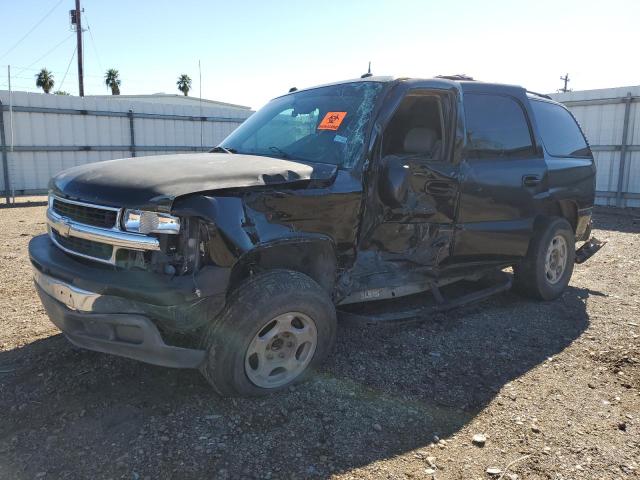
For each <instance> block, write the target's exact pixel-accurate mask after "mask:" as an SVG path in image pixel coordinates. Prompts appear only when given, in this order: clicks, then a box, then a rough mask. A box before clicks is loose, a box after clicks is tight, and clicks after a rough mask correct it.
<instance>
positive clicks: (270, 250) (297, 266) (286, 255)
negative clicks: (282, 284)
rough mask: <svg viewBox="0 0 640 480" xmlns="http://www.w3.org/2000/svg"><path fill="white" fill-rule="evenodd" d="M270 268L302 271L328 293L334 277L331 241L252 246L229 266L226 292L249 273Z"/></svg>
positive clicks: (235, 286)
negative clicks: (231, 266) (250, 249)
mask: <svg viewBox="0 0 640 480" xmlns="http://www.w3.org/2000/svg"><path fill="white" fill-rule="evenodd" d="M274 269H285V270H294V271H296V272H300V273H304V274H305V275H308V276H309V277H311V278H312V279H313V280H315V281H316V282H317V283H318V284H319V285H320V286H321V287H322V288H323V289H325V290H326V291H327V293H329V294H331V293H332V292H333V288H334V284H335V280H336V256H335V251H334V249H333V245H332V244H331V243H330V242H329V241H311V242H302V243H279V244H275V245H267V246H262V247H260V248H258V249H255V250H252V251H250V252H248V253H246V254H245V255H243V256H242V257H241V258H240V259H239V260H238V262H237V263H236V264H235V265H234V267H233V269H232V270H231V276H230V279H229V288H228V292H227V293H230V292H232V291H234V290H235V289H236V288H237V287H238V286H239V285H240V284H241V283H242V282H243V281H244V280H246V279H247V278H249V277H250V276H251V275H252V274H254V273H258V272H263V271H266V270H274Z"/></svg>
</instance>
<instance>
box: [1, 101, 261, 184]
mask: <svg viewBox="0 0 640 480" xmlns="http://www.w3.org/2000/svg"><path fill="white" fill-rule="evenodd" d="M0 102H2V105H1V108H0V115H2V120H3V123H4V133H5V142H4V143H5V144H6V145H5V146H4V147H3V145H2V144H0V152H2V150H4V152H2V155H3V156H5V155H6V160H7V168H8V173H9V186H10V189H11V190H12V191H13V192H16V193H25V192H27V193H29V192H42V191H45V190H46V188H47V184H48V182H49V179H50V178H51V177H52V176H54V175H56V174H57V173H59V172H60V171H62V170H64V169H66V168H69V167H72V166H75V165H81V164H85V163H92V162H98V161H102V160H109V159H114V158H126V157H132V156H141V155H163V154H169V153H185V152H195V151H203V150H207V149H209V148H211V147H213V146H215V145H217V144H218V143H219V142H220V141H222V140H223V139H224V138H225V137H226V136H227V135H228V134H229V133H231V132H232V131H233V130H234V129H235V128H236V127H237V126H238V125H240V124H241V123H242V122H243V121H244V120H245V119H246V118H248V117H249V116H250V115H251V114H252V113H253V112H252V111H251V110H249V109H247V108H242V107H233V106H226V105H212V104H210V103H209V104H207V103H204V102H203V104H202V106H199V105H195V106H192V105H180V104H177V103H175V102H169V103H154V102H144V101H136V100H131V101H129V100H128V99H124V98H119V99H111V98H108V97H96V98H92V97H85V98H79V97H71V96H61V95H44V94H36V93H26V92H14V93H13V95H12V104H13V112H12V114H10V112H9V92H7V91H0ZM130 111H132V112H133V113H132V115H131V114H130V113H129V112H130ZM203 118H204V120H203ZM132 121H133V137H134V138H133V140H134V143H135V145H134V146H132V131H131V130H132V125H131V122H132ZM11 145H13V150H11ZM2 161H3V158H2V157H0V163H1V162H2ZM4 190H5V184H4V175H3V174H2V170H1V169H0V191H4Z"/></svg>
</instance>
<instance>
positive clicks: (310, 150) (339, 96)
mask: <svg viewBox="0 0 640 480" xmlns="http://www.w3.org/2000/svg"><path fill="white" fill-rule="evenodd" d="M382 88H383V84H382V83H379V82H370V81H364V82H354V83H346V84H340V85H331V86H327V87H320V88H314V89H311V90H305V91H300V92H296V93H293V94H290V95H285V96H284V97H280V98H276V99H274V100H272V101H271V102H269V103H268V104H267V105H266V106H265V107H263V108H262V109H260V110H259V111H257V112H256V113H254V114H253V115H252V116H251V117H250V118H249V119H248V120H247V121H245V122H244V123H243V124H242V125H241V126H240V127H238V129H237V130H235V131H234V132H233V133H232V134H231V135H229V136H228V137H227V138H226V139H225V140H224V141H222V143H221V144H220V146H222V147H224V148H226V149H228V150H230V151H232V152H237V153H245V154H251V155H264V156H269V157H276V158H284V159H291V160H300V161H308V162H318V163H330V164H333V165H338V166H341V167H345V168H349V167H352V166H353V165H354V164H355V163H356V161H357V159H358V157H359V156H360V155H361V153H362V151H363V148H364V138H365V135H366V132H367V127H368V125H369V122H370V120H371V115H372V112H373V108H374V106H375V102H376V100H377V97H378V94H379V93H380V91H381V90H382Z"/></svg>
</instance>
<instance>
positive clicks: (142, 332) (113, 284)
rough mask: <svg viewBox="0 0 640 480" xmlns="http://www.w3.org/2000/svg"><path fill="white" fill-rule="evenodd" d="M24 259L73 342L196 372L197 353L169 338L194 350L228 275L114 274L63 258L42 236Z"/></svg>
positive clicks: (219, 303) (215, 271)
mask: <svg viewBox="0 0 640 480" xmlns="http://www.w3.org/2000/svg"><path fill="white" fill-rule="evenodd" d="M29 256H30V258H31V263H32V265H33V271H34V280H35V283H36V289H37V291H38V294H39V295H40V298H41V300H42V304H43V305H44V308H45V310H46V311H47V314H48V315H49V317H50V319H51V321H52V322H53V323H54V324H55V325H56V326H57V327H58V328H60V330H62V332H63V333H64V334H65V335H66V336H67V337H68V338H69V340H70V341H71V342H72V343H74V344H76V345H78V346H80V347H84V348H87V349H90V350H96V351H99V352H105V353H112V354H115V355H120V356H124V357H128V358H133V359H136V360H141V361H144V362H147V363H152V364H156V365H163V366H168V367H182V368H195V367H197V366H198V365H199V364H200V363H201V362H202V360H203V359H204V351H202V350H198V349H197V348H184V347H183V346H174V345H171V343H172V341H171V340H172V339H173V338H175V336H176V334H177V335H178V336H182V338H185V339H191V341H188V342H187V346H188V347H195V346H196V345H197V341H195V340H193V339H197V337H198V335H199V332H201V330H202V328H203V327H204V326H205V325H206V323H207V322H208V321H209V320H210V319H212V318H214V317H215V315H217V313H218V312H219V311H220V310H221V309H222V307H223V306H224V302H225V292H226V288H227V282H228V276H229V272H228V270H227V269H222V268H218V267H212V266H210V267H205V268H203V269H202V270H201V271H200V272H198V273H197V274H196V275H195V276H191V275H189V276H185V277H169V276H166V275H161V274H156V273H153V272H146V271H123V270H116V269H114V268H110V267H105V266H103V265H94V264H91V263H90V262H85V261H82V260H79V259H76V258H74V257H71V256H69V255H67V254H65V253H64V252H62V251H61V250H60V249H58V248H57V247H56V246H55V245H54V244H53V243H52V242H51V240H50V239H49V237H48V236H47V235H42V236H39V237H35V238H33V239H32V240H31V242H30V243H29ZM182 343H183V342H181V344H182Z"/></svg>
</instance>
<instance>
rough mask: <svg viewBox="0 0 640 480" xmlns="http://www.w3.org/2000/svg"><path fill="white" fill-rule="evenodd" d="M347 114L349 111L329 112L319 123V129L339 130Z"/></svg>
mask: <svg viewBox="0 0 640 480" xmlns="http://www.w3.org/2000/svg"><path fill="white" fill-rule="evenodd" d="M346 116H347V112H327V114H326V115H325V116H324V118H323V119H322V121H321V122H320V125H318V130H338V128H339V127H340V124H341V123H342V120H344V117H346Z"/></svg>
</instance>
